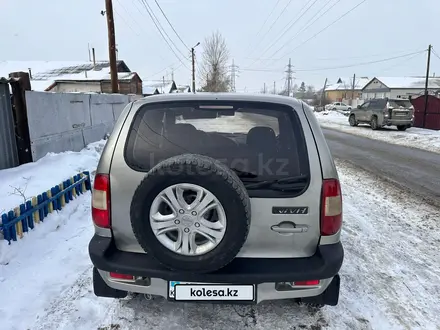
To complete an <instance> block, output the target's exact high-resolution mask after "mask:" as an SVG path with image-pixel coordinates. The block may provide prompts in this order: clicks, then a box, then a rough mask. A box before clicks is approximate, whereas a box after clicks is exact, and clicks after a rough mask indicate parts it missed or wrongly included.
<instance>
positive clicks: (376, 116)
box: [348, 98, 414, 131]
mask: <svg viewBox="0 0 440 330" xmlns="http://www.w3.org/2000/svg"><path fill="white" fill-rule="evenodd" d="M348 122H349V124H350V126H357V125H358V124H360V123H365V124H370V126H371V128H372V129H373V130H377V129H379V128H382V127H384V126H397V129H398V130H399V131H405V130H406V129H407V128H410V127H412V126H413V124H414V107H413V105H412V104H411V102H410V101H409V100H404V99H390V98H384V99H371V100H368V101H366V102H365V103H364V104H362V105H359V106H358V107H357V108H356V109H353V110H352V111H351V112H350V115H349V117H348Z"/></svg>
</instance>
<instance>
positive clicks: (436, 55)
mask: <svg viewBox="0 0 440 330" xmlns="http://www.w3.org/2000/svg"><path fill="white" fill-rule="evenodd" d="M431 51H432V53H433V54H434V55H435V57H437V58H438V59H439V60H440V56H439V55H438V54H437V53H436V52H435V50H434V49H433V48H431Z"/></svg>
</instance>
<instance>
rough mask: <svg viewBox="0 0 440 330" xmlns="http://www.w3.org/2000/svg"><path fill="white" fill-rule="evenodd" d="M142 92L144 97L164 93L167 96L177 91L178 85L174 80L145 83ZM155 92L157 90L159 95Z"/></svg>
mask: <svg viewBox="0 0 440 330" xmlns="http://www.w3.org/2000/svg"><path fill="white" fill-rule="evenodd" d="M142 90H143V95H144V96H148V95H153V94H164V93H165V94H167V93H173V91H175V90H177V85H176V83H175V82H174V80H157V81H143V82H142ZM155 90H157V93H156V92H155Z"/></svg>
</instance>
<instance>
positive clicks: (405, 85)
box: [375, 77, 440, 90]
mask: <svg viewBox="0 0 440 330" xmlns="http://www.w3.org/2000/svg"><path fill="white" fill-rule="evenodd" d="M375 78H376V79H377V80H379V81H380V82H382V83H383V84H384V85H386V86H387V87H388V88H391V89H422V90H423V89H424V88H425V82H426V78H425V77H375ZM428 88H429V89H440V78H438V77H429V79H428Z"/></svg>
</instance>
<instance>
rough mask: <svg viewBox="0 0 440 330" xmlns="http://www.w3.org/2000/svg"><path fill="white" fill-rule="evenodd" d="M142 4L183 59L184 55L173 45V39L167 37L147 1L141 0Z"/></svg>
mask: <svg viewBox="0 0 440 330" xmlns="http://www.w3.org/2000/svg"><path fill="white" fill-rule="evenodd" d="M141 1H142V3H143V4H144V6H145V8H146V9H147V10H148V11H149V13H151V15H152V16H153V17H154V19H156V22H157V24H158V25H159V27H160V28H161V29H162V31H163V33H165V35H166V36H167V37H168V39H169V40H170V42H171V44H172V45H173V46H174V48H176V50H177V51H178V52H179V53H180V54H181V55H182V56H183V58H186V57H185V54H183V53H182V52H181V51H180V49H179V47H177V46H176V44H175V43H174V41H173V39H171V37H170V36H169V35H168V33H167V31H165V29H164V28H163V26H162V24H161V23H160V21H159V19H158V18H157V16H156V14H155V13H154V11H153V9H152V8H151V7H150V5H149V4H148V2H147V0H141Z"/></svg>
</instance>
